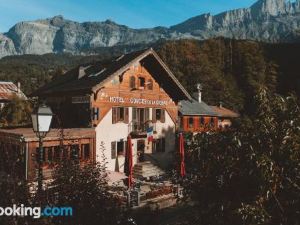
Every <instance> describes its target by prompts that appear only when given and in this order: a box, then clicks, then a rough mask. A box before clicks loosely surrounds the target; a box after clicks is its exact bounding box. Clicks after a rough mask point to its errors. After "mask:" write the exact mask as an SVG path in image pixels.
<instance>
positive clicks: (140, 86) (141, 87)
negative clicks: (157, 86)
mask: <svg viewBox="0 0 300 225" xmlns="http://www.w3.org/2000/svg"><path fill="white" fill-rule="evenodd" d="M145 83H146V82H145V78H144V77H139V88H140V89H145Z"/></svg>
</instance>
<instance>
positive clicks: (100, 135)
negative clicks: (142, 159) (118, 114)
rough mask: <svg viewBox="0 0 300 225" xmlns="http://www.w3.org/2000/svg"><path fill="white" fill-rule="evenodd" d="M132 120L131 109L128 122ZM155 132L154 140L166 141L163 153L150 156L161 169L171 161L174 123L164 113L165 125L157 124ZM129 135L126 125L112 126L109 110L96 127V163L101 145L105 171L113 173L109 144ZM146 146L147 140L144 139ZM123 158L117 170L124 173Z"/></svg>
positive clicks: (117, 124) (120, 157)
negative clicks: (105, 163)
mask: <svg viewBox="0 0 300 225" xmlns="http://www.w3.org/2000/svg"><path fill="white" fill-rule="evenodd" d="M131 119H132V108H129V122H130V121H131ZM150 119H152V110H151V109H150ZM156 131H157V133H156V134H154V138H161V137H165V140H166V151H165V152H164V153H154V154H152V155H151V156H152V157H154V158H155V159H156V160H157V161H159V162H160V164H161V167H166V166H167V165H168V164H169V163H170V162H171V160H172V157H173V155H174V153H173V152H172V151H173V150H174V148H175V123H174V122H173V120H172V119H171V117H170V115H169V114H168V113H167V112H166V115H165V123H161V122H157V123H156ZM128 134H129V127H128V124H125V123H116V124H112V110H110V111H109V112H108V113H107V114H106V115H105V117H104V118H103V119H102V121H101V122H100V123H99V124H98V126H97V127H96V155H97V161H99V162H101V161H102V154H103V153H102V152H101V147H100V146H101V143H103V146H104V149H105V151H104V154H105V158H106V162H107V165H106V166H107V169H108V170H111V171H115V168H116V159H111V142H114V141H120V140H121V139H123V140H124V141H126V140H127V136H128ZM137 140H138V139H132V143H133V155H134V164H135V163H136V162H137ZM144 140H145V143H146V144H147V143H148V141H147V138H145V139H144ZM124 159H125V158H124V156H119V158H118V162H119V170H120V172H123V171H124V161H125V160H124Z"/></svg>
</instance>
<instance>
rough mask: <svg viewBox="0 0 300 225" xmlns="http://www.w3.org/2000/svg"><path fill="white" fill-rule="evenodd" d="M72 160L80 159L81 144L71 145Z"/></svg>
mask: <svg viewBox="0 0 300 225" xmlns="http://www.w3.org/2000/svg"><path fill="white" fill-rule="evenodd" d="M70 153H71V155H70V156H71V160H76V159H79V146H78V145H71V146H70Z"/></svg>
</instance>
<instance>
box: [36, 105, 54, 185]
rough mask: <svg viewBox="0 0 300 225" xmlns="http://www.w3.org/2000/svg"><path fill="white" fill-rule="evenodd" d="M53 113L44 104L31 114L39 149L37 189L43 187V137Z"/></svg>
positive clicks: (48, 128)
mask: <svg viewBox="0 0 300 225" xmlns="http://www.w3.org/2000/svg"><path fill="white" fill-rule="evenodd" d="M52 117H53V113H52V111H51V109H50V107H48V106H46V105H45V104H42V105H40V106H39V107H37V108H36V109H35V110H34V111H33V112H32V114H31V119H32V125H33V131H34V132H35V134H36V136H37V137H38V139H39V150H38V157H37V159H38V191H41V190H42V187H43V170H42V163H43V138H44V137H46V135H47V133H48V132H49V130H50V124H51V121H52Z"/></svg>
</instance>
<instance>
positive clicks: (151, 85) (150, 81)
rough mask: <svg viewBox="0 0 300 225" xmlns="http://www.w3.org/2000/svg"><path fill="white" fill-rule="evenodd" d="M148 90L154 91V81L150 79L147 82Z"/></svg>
mask: <svg viewBox="0 0 300 225" xmlns="http://www.w3.org/2000/svg"><path fill="white" fill-rule="evenodd" d="M147 88H148V90H153V80H152V79H149V80H148V82H147Z"/></svg>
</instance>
